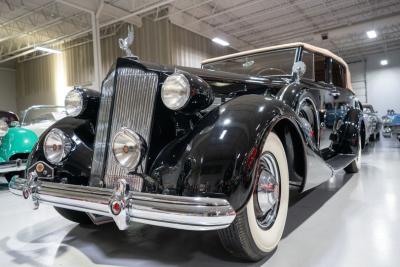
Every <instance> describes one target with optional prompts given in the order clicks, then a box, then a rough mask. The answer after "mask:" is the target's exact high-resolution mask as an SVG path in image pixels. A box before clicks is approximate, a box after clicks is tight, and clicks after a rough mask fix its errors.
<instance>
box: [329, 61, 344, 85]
mask: <svg viewBox="0 0 400 267" xmlns="http://www.w3.org/2000/svg"><path fill="white" fill-rule="evenodd" d="M332 83H333V85H335V86H339V87H342V88H346V70H345V68H344V67H343V66H342V65H341V64H340V63H339V62H337V61H336V60H332Z"/></svg>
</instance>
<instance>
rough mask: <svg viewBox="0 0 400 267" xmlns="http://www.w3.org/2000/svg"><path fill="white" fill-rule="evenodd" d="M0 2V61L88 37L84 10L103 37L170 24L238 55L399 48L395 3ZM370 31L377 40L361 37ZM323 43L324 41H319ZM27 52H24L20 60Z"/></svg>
mask: <svg viewBox="0 0 400 267" xmlns="http://www.w3.org/2000/svg"><path fill="white" fill-rule="evenodd" d="M101 2H102V1H100V0H88V1H79V0H55V1H49V0H0V63H2V62H5V61H6V60H10V59H14V58H18V57H21V56H24V55H28V54H29V55H32V50H34V49H35V47H37V46H47V47H49V46H52V45H55V44H56V43H57V42H60V41H63V40H67V39H73V38H76V37H78V36H82V35H84V34H88V33H90V32H91V25H92V24H91V16H90V12H96V10H98V11H100V10H101V13H100V15H99V16H98V17H99V23H100V25H101V27H102V34H107V33H108V32H112V31H114V30H115V27H117V26H118V24H117V26H116V25H115V23H116V22H119V21H127V22H129V23H133V24H135V25H137V26H140V25H141V19H142V18H143V17H144V16H147V17H149V18H150V19H153V20H154V21H158V20H162V19H165V18H169V19H170V20H171V21H172V22H173V23H174V24H177V25H179V26H181V27H183V28H186V29H189V30H191V31H194V32H197V33H199V34H201V35H204V36H207V37H209V38H214V37H219V38H221V39H223V40H226V41H228V42H229V43H230V45H231V46H232V47H233V48H235V49H237V50H246V49H251V48H256V47H262V46H269V45H274V44H279V43H287V42H294V41H304V42H308V43H311V44H315V45H318V46H321V47H324V48H328V49H330V50H332V51H334V52H335V53H337V54H339V55H341V56H342V57H344V58H346V59H347V60H357V59H360V58H363V57H364V56H365V55H368V54H373V53H381V52H387V51H390V50H395V49H400V1H398V0H385V1H377V0H283V1H277V0H276V1H268V0H175V1H174V0H162V1H157V0H154V1H145V0H109V1H104V2H103V4H99V3H101ZM370 30H375V32H376V33H377V34H376V35H377V36H376V37H375V38H368V36H367V34H366V32H367V31H370ZM323 39H324V40H323ZM24 53H26V54H24Z"/></svg>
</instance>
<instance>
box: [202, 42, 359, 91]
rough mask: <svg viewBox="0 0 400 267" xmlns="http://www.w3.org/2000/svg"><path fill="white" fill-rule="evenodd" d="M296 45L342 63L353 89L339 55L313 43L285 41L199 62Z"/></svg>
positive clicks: (349, 82)
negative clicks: (284, 42)
mask: <svg viewBox="0 0 400 267" xmlns="http://www.w3.org/2000/svg"><path fill="white" fill-rule="evenodd" d="M297 47H304V48H305V49H306V50H309V51H311V52H315V53H319V54H322V55H324V56H326V57H330V58H332V59H334V60H336V61H337V62H339V63H340V64H342V65H343V66H344V67H345V68H346V83H347V84H346V87H347V88H348V89H350V90H353V87H352V85H351V75H350V70H349V66H348V65H347V63H346V62H345V61H344V60H343V58H341V57H339V56H338V55H336V54H334V53H332V52H331V51H329V50H327V49H324V48H321V47H318V46H314V45H310V44H307V43H303V42H295V43H287V44H281V45H275V46H268V47H262V48H257V49H252V50H247V51H242V52H238V53H233V54H229V55H225V56H221V57H214V58H210V59H206V60H203V61H202V62H201V64H207V63H212V62H216V61H220V60H225V59H229V58H235V57H240V56H246V55H250V54H255V53H262V52H267V51H273V50H280V49H285V48H297Z"/></svg>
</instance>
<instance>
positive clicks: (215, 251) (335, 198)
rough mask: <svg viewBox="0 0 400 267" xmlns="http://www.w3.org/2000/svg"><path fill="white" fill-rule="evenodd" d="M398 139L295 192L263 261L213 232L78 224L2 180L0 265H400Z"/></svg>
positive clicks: (371, 148)
mask: <svg viewBox="0 0 400 267" xmlns="http://www.w3.org/2000/svg"><path fill="white" fill-rule="evenodd" d="M399 163H400V143H399V142H398V141H396V140H388V139H383V140H381V141H379V142H378V143H376V144H372V145H370V146H369V147H368V148H367V150H366V151H364V153H363V163H362V170H361V172H360V173H359V174H356V175H353V176H351V175H345V174H344V173H341V174H339V175H337V176H336V177H335V178H334V179H331V180H330V181H328V182H326V183H324V184H322V185H321V186H319V187H318V188H316V189H314V190H312V191H310V192H308V193H307V194H303V195H301V196H299V197H295V198H294V199H292V201H291V202H292V203H291V206H290V209H289V214H288V220H287V224H286V228H285V233H284V237H283V240H282V241H281V243H280V245H279V248H278V250H277V251H276V252H275V253H274V254H273V255H272V257H271V258H269V259H268V260H266V261H263V262H259V263H251V264H250V263H243V262H237V261H235V259H234V258H232V257H230V255H229V254H227V253H226V252H225V251H224V250H223V248H222V246H221V245H220V243H219V240H218V236H217V235H216V233H215V232H206V233H198V232H185V231H179V230H174V229H165V228H158V227H152V226H146V225H139V224H137V225H135V226H134V227H132V228H130V229H129V230H128V231H124V232H121V231H119V230H117V228H116V227H115V226H114V225H113V224H108V225H103V226H101V227H86V228H84V227H81V226H77V225H76V224H73V223H71V222H68V221H66V220H64V219H62V218H61V217H60V216H58V215H57V213H56V212H55V211H54V210H53V209H52V208H50V207H46V206H44V205H42V206H41V207H40V208H39V210H37V211H32V210H31V209H30V207H29V205H27V203H25V201H23V200H22V199H18V198H15V197H13V196H11V194H10V193H8V192H7V186H6V185H5V184H4V185H3V186H1V188H0V200H1V213H0V225H1V228H0V262H1V263H2V264H1V265H2V266H205V265H207V266H260V265H264V266H363V267H367V266H400V257H399V256H398V253H399V252H398V251H400V227H399V222H400V216H399V214H400V193H399V192H400V175H399V172H400V168H399Z"/></svg>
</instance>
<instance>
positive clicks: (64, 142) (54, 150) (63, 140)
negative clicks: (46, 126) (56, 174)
mask: <svg viewBox="0 0 400 267" xmlns="http://www.w3.org/2000/svg"><path fill="white" fill-rule="evenodd" d="M43 147H44V156H45V157H46V159H47V160H48V161H49V162H50V163H53V164H58V163H60V162H61V161H62V160H63V159H65V158H66V157H67V156H68V154H69V152H71V147H72V145H71V140H70V139H69V138H68V137H67V136H66V135H65V134H64V133H63V131H61V130H59V129H56V128H54V129H52V130H50V132H49V133H48V134H47V135H46V138H45V139H44V145H43Z"/></svg>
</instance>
